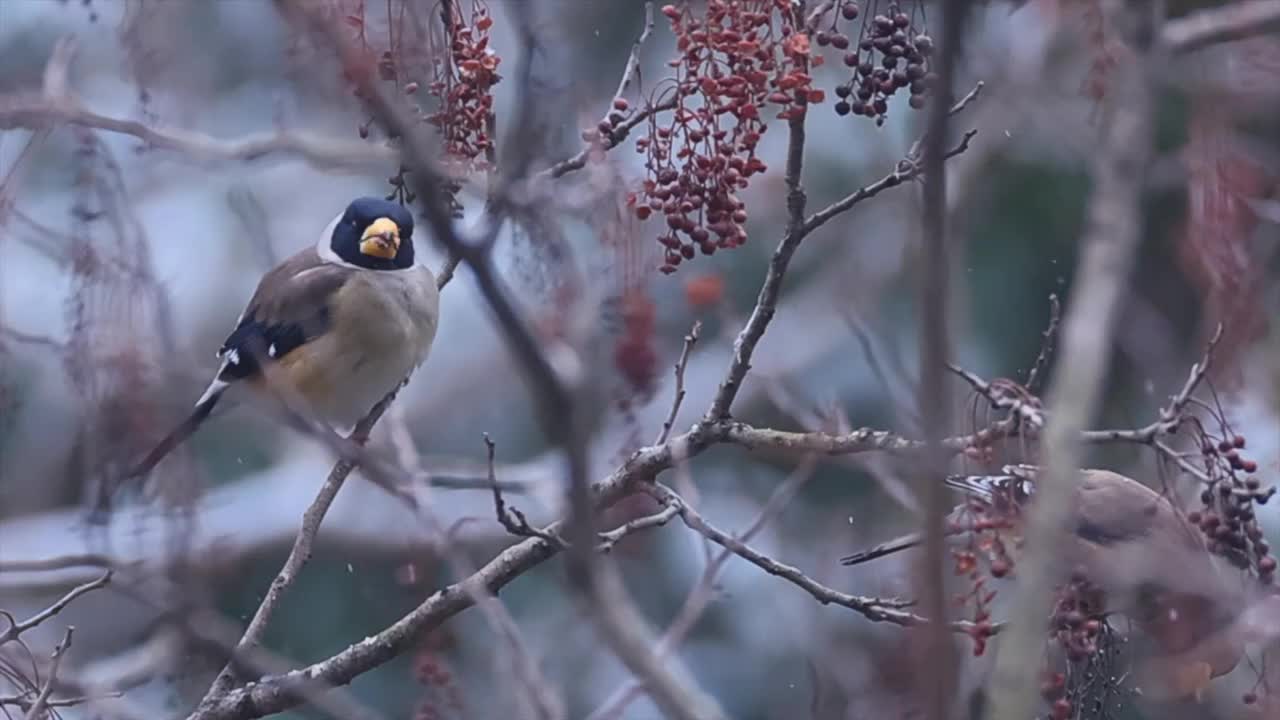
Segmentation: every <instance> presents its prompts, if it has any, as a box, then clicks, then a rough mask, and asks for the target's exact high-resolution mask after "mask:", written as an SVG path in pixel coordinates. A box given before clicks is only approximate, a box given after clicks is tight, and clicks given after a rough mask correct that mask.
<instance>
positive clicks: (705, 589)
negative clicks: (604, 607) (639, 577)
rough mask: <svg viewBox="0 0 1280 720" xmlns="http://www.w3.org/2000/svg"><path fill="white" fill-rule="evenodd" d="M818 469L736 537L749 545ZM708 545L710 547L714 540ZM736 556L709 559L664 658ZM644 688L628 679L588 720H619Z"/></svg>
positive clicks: (665, 636)
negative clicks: (621, 714)
mask: <svg viewBox="0 0 1280 720" xmlns="http://www.w3.org/2000/svg"><path fill="white" fill-rule="evenodd" d="M816 466H817V463H816V462H815V461H814V458H813V457H812V456H806V457H805V458H804V459H803V460H802V461H801V462H800V464H799V465H798V466H797V467H796V469H795V470H794V471H793V472H792V473H791V474H790V475H788V476H787V479H786V480H784V481H783V482H781V483H779V484H778V487H777V488H775V489H774V491H773V493H771V494H770V495H769V499H768V500H766V501H765V503H764V505H763V506H761V508H760V511H759V512H758V513H756V516H755V518H754V519H752V521H751V522H750V523H748V524H747V527H746V529H744V530H743V531H742V532H741V533H739V534H738V535H737V536H736V537H737V539H738V540H739V541H741V542H744V543H747V542H751V539H752V538H754V537H755V536H756V534H757V533H759V532H760V530H762V529H763V528H764V526H765V524H766V523H768V522H769V520H770V519H772V518H773V516H774V515H776V514H777V513H778V512H780V511H781V510H782V508H783V507H785V506H786V505H787V503H788V502H790V501H791V499H792V498H793V497H795V494H796V493H797V492H799V490H800V488H801V487H803V486H804V484H805V483H806V482H808V481H809V479H810V478H811V477H813V470H814V468H815V467H816ZM667 507H668V508H674V509H675V510H677V511H678V510H679V508H678V506H674V505H668V506H667ZM707 542H708V546H709V543H710V541H707ZM732 557H733V551H731V550H728V549H721V551H720V552H719V554H717V555H715V556H714V557H711V556H708V557H707V563H706V567H704V568H703V569H702V574H701V576H699V578H698V581H697V583H695V585H694V587H693V589H692V590H690V591H689V594H688V595H687V596H686V597H685V600H684V604H683V605H681V606H680V610H679V611H678V612H677V613H676V616H675V619H673V620H672V621H671V624H670V625H668V626H667V629H666V631H665V632H663V633H662V637H661V638H659V639H658V643H657V646H656V648H655V652H657V653H658V655H659V656H663V655H666V654H669V653H671V652H673V651H674V650H675V649H676V647H678V646H679V645H680V643H681V642H683V641H684V638H685V636H686V635H688V634H689V631H690V630H692V629H693V626H694V624H695V623H697V621H698V618H700V617H702V613H703V612H704V611H705V610H706V609H707V607H708V606H709V605H710V604H711V600H712V599H713V598H714V597H715V596H716V592H715V590H716V588H715V581H716V578H717V577H719V575H720V571H721V570H722V569H723V568H724V566H725V565H726V564H727V563H728V562H729V559H730V558H732ZM642 689H643V688H642V686H641V685H640V683H639V681H637V680H636V679H635V678H632V679H630V680H628V681H627V682H626V683H624V684H623V685H622V686H620V687H618V688H617V689H616V690H614V691H613V692H612V693H610V694H609V696H608V697H607V698H606V699H605V701H604V702H602V703H600V705H599V707H597V708H596V709H595V710H593V711H592V712H591V714H590V715H588V716H587V718H586V720H606V719H607V718H615V717H617V716H618V715H619V714H620V713H621V712H622V711H623V710H624V709H626V707H627V705H628V704H629V703H630V702H631V701H632V700H633V699H634V698H635V697H637V696H638V695H639V693H640V691H641V690H642Z"/></svg>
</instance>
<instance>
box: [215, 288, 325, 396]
mask: <svg viewBox="0 0 1280 720" xmlns="http://www.w3.org/2000/svg"><path fill="white" fill-rule="evenodd" d="M330 320H331V317H330V312H329V308H328V306H327V305H321V306H320V307H319V308H316V310H315V312H314V313H312V314H311V315H310V316H308V317H305V318H302V319H299V320H297V321H294V322H276V323H272V322H264V321H262V320H259V319H258V318H257V317H256V314H255V313H253V312H249V313H246V314H245V317H244V319H243V320H241V321H240V324H239V325H237V326H236V329H235V330H233V331H232V332H231V335H229V336H228V337H227V340H226V342H224V343H223V344H222V349H220V350H219V351H218V357H220V358H223V359H224V360H226V361H227V363H226V365H225V366H224V367H223V368H222V372H220V373H218V379H219V380H225V381H227V382H231V381H233V380H244V379H246V378H250V377H253V376H255V375H257V374H258V373H259V372H261V371H262V365H261V358H263V357H268V358H272V359H274V358H280V357H284V356H285V355H288V354H289V353H290V352H292V351H294V350H296V349H298V348H299V347H301V346H303V345H305V344H306V343H307V342H309V341H310V340H312V339H313V338H315V337H318V336H319V335H321V334H323V333H324V332H325V331H326V330H327V329H328V328H329V323H330Z"/></svg>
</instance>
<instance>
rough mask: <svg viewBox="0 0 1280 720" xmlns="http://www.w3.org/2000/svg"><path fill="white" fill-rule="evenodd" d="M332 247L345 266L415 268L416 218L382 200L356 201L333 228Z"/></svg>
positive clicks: (382, 268)
mask: <svg viewBox="0 0 1280 720" xmlns="http://www.w3.org/2000/svg"><path fill="white" fill-rule="evenodd" d="M329 246H330V247H331V248H332V249H333V252H334V254H335V255H337V256H338V257H339V258H340V259H342V260H343V261H344V262H348V263H351V264H352V265H356V266H359V267H362V268H368V269H370V270H403V269H405V268H409V267H413V215H412V214H411V213H410V212H409V211H408V210H406V209H404V208H403V207H401V206H400V205H397V204H396V203H393V202H390V201H387V200H383V199H381V198H374V197H362V198H356V199H355V200H352V201H351V204H350V205H348V206H347V210H346V212H344V213H342V217H341V218H339V220H338V224H337V225H335V226H334V228H333V236H332V237H331V238H330V239H329Z"/></svg>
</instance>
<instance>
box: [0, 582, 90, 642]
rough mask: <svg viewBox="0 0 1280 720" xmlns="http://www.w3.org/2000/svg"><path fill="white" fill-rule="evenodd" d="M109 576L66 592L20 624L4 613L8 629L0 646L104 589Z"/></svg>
mask: <svg viewBox="0 0 1280 720" xmlns="http://www.w3.org/2000/svg"><path fill="white" fill-rule="evenodd" d="M111 575H112V573H111V571H110V570H108V571H106V572H105V573H103V574H102V576H101V577H99V578H98V579H97V580H91V581H90V582H87V583H84V584H82V585H77V586H75V587H74V588H72V589H71V590H70V591H69V592H67V594H66V595H63V596H62V597H61V598H58V600H57V602H55V603H53V604H52V605H50V606H49V607H47V608H45V609H44V610H41V611H40V612H38V613H36V614H35V615H32V616H31V617H30V618H28V619H26V620H23V621H22V622H15V621H14V620H13V618H12V616H9V615H8V613H5V616H6V618H7V619H8V620H9V627H7V628H5V631H4V633H3V634H0V645H4V644H5V643H7V642H11V641H13V640H16V639H17V638H19V637H20V636H21V635H22V633H24V632H27V631H28V630H31V629H32V628H34V627H37V626H39V625H40V624H41V623H43V622H45V621H46V620H48V619H49V618H51V617H53V616H55V615H57V614H58V613H60V612H62V611H63V609H64V608H66V607H67V606H68V605H70V604H71V602H72V601H73V600H75V599H76V598H78V597H80V596H81V595H84V594H85V593H90V592H93V591H94V590H97V589H99V588H104V587H106V586H107V584H108V583H110V582H111Z"/></svg>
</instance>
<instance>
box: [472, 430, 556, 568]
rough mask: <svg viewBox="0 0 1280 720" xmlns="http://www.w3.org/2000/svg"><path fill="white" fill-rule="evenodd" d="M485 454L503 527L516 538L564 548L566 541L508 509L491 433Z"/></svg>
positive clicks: (494, 502)
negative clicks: (495, 462)
mask: <svg viewBox="0 0 1280 720" xmlns="http://www.w3.org/2000/svg"><path fill="white" fill-rule="evenodd" d="M484 446H485V452H486V453H487V457H488V461H489V487H490V489H491V490H492V491H493V510H494V513H495V514H496V515H497V516H498V522H499V523H501V524H502V527H503V528H504V529H505V530H506V531H507V532H509V533H511V534H512V535H515V536H516V537H536V538H541V539H543V540H545V541H547V542H548V543H551V544H553V545H557V546H560V547H562V548H563V546H564V541H563V540H561V539H560V538H558V537H556V536H555V535H553V534H551V533H549V532H547V531H545V530H539V529H537V528H535V527H533V526H532V525H530V524H529V518H527V517H526V516H525V514H524V513H523V512H521V511H520V510H519V509H517V508H514V507H508V506H507V501H506V500H505V499H504V498H503V497H502V488H501V487H499V485H498V477H497V471H496V470H494V455H495V454H496V450H497V446H496V445H495V444H494V442H493V440H492V439H490V437H489V433H485V435H484Z"/></svg>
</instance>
